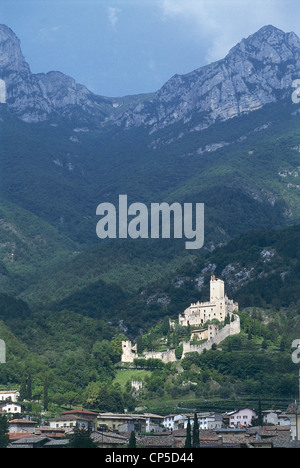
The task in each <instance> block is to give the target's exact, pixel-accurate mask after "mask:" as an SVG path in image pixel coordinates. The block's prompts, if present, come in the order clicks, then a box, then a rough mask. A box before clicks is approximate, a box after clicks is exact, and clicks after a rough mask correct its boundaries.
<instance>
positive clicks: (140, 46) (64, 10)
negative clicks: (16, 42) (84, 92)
mask: <svg viewBox="0 0 300 468" xmlns="http://www.w3.org/2000/svg"><path fill="white" fill-rule="evenodd" d="M299 18H300V2H299V0H263V1H262V0H251V1H250V0H115V1H114V0H0V23H2V24H6V25H7V26H9V27H10V28H11V29H12V30H13V31H14V32H15V33H16V35H17V36H18V37H19V39H20V40H21V46H22V50H23V53H24V55H25V59H26V61H27V62H28V63H29V65H30V67H31V70H32V72H33V73H39V72H48V71H51V70H59V71H61V72H63V73H65V74H67V75H69V76H72V77H73V78H74V79H75V80H76V81H77V82H79V83H82V84H84V85H85V86H87V88H89V89H90V90H91V91H93V92H95V93H97V94H100V95H103V96H114V97H117V96H125V95H127V94H138V93H147V92H152V91H156V90H158V89H159V88H160V87H161V86H162V85H163V84H164V83H165V82H166V81H167V80H168V79H169V78H171V76H173V75H174V74H176V73H178V74H184V73H188V72H190V71H192V70H194V69H196V68H199V67H201V66H203V65H206V64H207V63H210V62H212V61H214V60H218V59H220V58H222V57H224V56H225V55H226V53H227V52H228V50H229V49H230V48H231V47H233V46H234V45H235V44H236V43H237V42H239V41H240V40H241V39H242V38H243V37H247V36H249V35H250V34H253V33H254V32H255V31H257V30H258V29H259V28H260V27H262V26H264V25H266V24H273V25H274V26H276V27H278V28H280V29H283V30H284V31H286V32H289V31H294V32H295V33H296V34H298V35H299V36H300V22H299Z"/></svg>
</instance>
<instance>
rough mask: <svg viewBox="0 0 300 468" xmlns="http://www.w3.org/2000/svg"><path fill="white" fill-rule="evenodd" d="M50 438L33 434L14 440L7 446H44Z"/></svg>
mask: <svg viewBox="0 0 300 468" xmlns="http://www.w3.org/2000/svg"><path fill="white" fill-rule="evenodd" d="M48 441H49V439H48V438H47V437H42V436H34V435H33V434H32V435H31V436H30V437H28V436H26V437H23V438H21V439H17V440H13V441H12V442H10V444H9V445H8V446H7V448H42V447H43V446H44V445H45V443H46V442H48Z"/></svg>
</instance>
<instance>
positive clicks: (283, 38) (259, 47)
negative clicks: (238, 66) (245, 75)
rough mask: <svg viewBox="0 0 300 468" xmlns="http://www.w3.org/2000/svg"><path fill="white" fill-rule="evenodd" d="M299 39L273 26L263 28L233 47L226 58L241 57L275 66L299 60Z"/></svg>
mask: <svg viewBox="0 0 300 468" xmlns="http://www.w3.org/2000/svg"><path fill="white" fill-rule="evenodd" d="M299 52H300V39H299V37H298V36H297V35H296V34H295V33H294V32H290V33H285V32H283V31H281V30H280V29H278V28H275V27H274V26H271V25H269V26H264V27H263V28H261V29H259V30H258V31H257V32H256V33H254V34H252V35H251V36H249V37H248V38H247V39H242V40H241V41H240V42H239V43H238V44H237V45H236V46H234V47H233V48H232V49H231V50H230V52H229V54H228V55H227V58H231V57H232V56H234V55H237V54H239V55H242V56H243V58H244V59H252V60H258V61H261V62H264V63H265V64H266V63H269V64H276V63H280V62H285V61H287V60H299Z"/></svg>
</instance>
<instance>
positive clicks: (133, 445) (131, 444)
mask: <svg viewBox="0 0 300 468" xmlns="http://www.w3.org/2000/svg"><path fill="white" fill-rule="evenodd" d="M128 448H136V438H135V432H134V431H131V434H130V439H129V444H128Z"/></svg>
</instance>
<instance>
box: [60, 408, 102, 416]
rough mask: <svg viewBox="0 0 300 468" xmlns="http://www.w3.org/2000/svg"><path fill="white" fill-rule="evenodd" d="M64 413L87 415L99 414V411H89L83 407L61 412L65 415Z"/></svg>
mask: <svg viewBox="0 0 300 468" xmlns="http://www.w3.org/2000/svg"><path fill="white" fill-rule="evenodd" d="M64 414H85V415H86V416H97V414H98V413H95V412H93V411H88V410H85V409H83V408H77V409H72V410H69V411H64V412H63V413H61V415H64Z"/></svg>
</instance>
